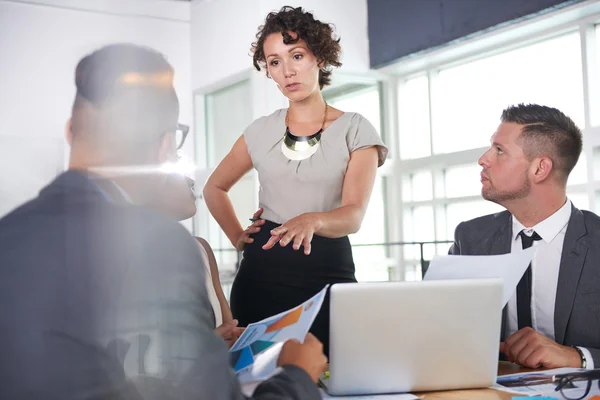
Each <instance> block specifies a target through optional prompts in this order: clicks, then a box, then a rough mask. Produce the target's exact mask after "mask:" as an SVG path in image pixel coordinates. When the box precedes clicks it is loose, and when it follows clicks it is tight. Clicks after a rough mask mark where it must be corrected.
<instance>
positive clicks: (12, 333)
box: [0, 171, 320, 400]
mask: <svg viewBox="0 0 600 400" xmlns="http://www.w3.org/2000/svg"><path fill="white" fill-rule="evenodd" d="M104 186H106V185H104ZM104 186H103V185H97V184H96V183H95V182H93V181H92V180H90V179H89V177H87V176H85V175H83V174H81V173H78V172H75V171H69V172H66V173H64V174H62V175H61V176H59V177H58V178H57V179H56V180H55V181H54V182H53V183H51V184H50V185H49V186H47V187H46V188H44V189H43V190H42V191H41V192H40V195H39V197H37V198H36V199H34V200H32V201H30V202H29V203H26V204H25V205H23V206H21V207H19V208H17V209H16V210H14V211H13V212H12V213H10V214H9V215H7V216H6V217H4V218H3V219H1V220H0V398H1V399H27V400H37V399H40V400H41V399H43V400H54V399H56V400H58V399H60V400H69V399H72V400H75V399H77V400H100V399H123V400H125V399H127V400H129V399H136V400H138V399H152V400H154V399H161V400H165V399H210V400H215V399H241V398H243V396H242V394H241V392H240V388H239V385H238V383H237V379H236V378H235V376H234V375H233V373H232V371H231V369H230V368H229V365H228V352H227V349H226V346H225V344H224V342H223V341H222V340H220V339H219V338H218V337H217V336H216V335H215V334H214V331H213V328H214V323H213V319H212V318H213V317H212V308H211V306H210V303H209V300H208V297H207V294H206V290H205V286H204V285H205V278H204V267H203V264H202V259H201V257H200V255H199V252H198V245H197V243H196V242H195V240H194V239H193V238H192V237H191V236H190V235H189V234H188V232H187V231H186V230H185V229H184V228H183V227H182V226H181V225H180V224H178V223H176V222H174V221H171V220H168V219H167V218H165V217H163V216H160V215H158V214H156V213H154V212H152V211H150V210H147V209H144V208H142V207H137V206H133V205H130V204H123V203H120V204H119V203H118V202H115V201H114V200H115V198H113V197H111V196H110V195H108V194H107V192H106V191H103V190H102V189H100V187H104ZM109 186H110V185H109ZM254 398H256V399H320V396H319V393H318V390H317V388H316V386H315V384H314V383H313V382H312V381H311V379H310V377H309V375H308V374H307V373H306V372H305V371H303V370H301V369H299V368H297V367H293V366H288V367H285V368H284V372H283V373H282V374H280V375H278V376H277V377H275V378H273V379H271V380H270V381H268V382H266V383H264V384H262V385H261V386H259V387H258V389H257V390H256V392H255V395H254Z"/></svg>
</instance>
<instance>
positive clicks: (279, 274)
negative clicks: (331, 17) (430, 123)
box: [204, 7, 387, 354]
mask: <svg viewBox="0 0 600 400" xmlns="http://www.w3.org/2000/svg"><path fill="white" fill-rule="evenodd" d="M256 37H257V41H256V42H255V43H253V44H252V52H253V58H254V66H255V67H256V69H258V70H259V71H260V70H261V68H262V69H266V74H267V76H268V77H270V78H271V79H273V81H275V83H276V84H277V86H278V88H279V90H280V91H281V93H283V95H284V96H286V97H287V98H288V100H289V108H287V109H282V110H277V111H275V112H274V113H273V114H271V115H268V116H265V117H261V118H259V119H257V120H255V121H254V122H253V123H251V124H250V125H249V126H248V127H247V128H246V130H245V131H244V133H243V135H242V136H240V138H239V139H238V140H237V141H236V142H235V144H234V145H233V148H232V149H231V151H230V152H229V154H227V156H226V157H225V158H224V159H223V161H221V163H220V164H219V166H218V167H217V168H216V169H215V171H214V172H213V174H212V175H211V177H210V178H209V180H208V182H207V183H206V186H205V187H204V197H205V200H206V204H207V206H208V209H209V210H210V212H211V214H212V215H213V217H214V218H215V219H216V220H217V222H218V223H219V225H220V226H221V228H222V229H223V231H224V232H225V234H226V235H227V237H228V238H229V240H230V241H231V243H232V244H233V245H234V246H235V247H236V248H237V249H238V250H240V251H242V250H243V251H244V257H243V260H242V262H241V265H240V269H239V272H238V274H237V276H236V278H235V281H234V284H233V287H232V291H231V308H232V312H233V316H234V317H235V318H236V319H238V320H239V323H240V326H246V325H247V324H249V323H252V322H256V321H258V320H260V319H263V318H266V317H268V316H271V315H273V314H277V313H279V312H282V311H284V310H286V309H289V308H291V307H294V306H296V305H298V304H300V303H302V302H303V301H305V300H307V299H308V298H310V297H311V296H312V295H314V294H315V293H317V292H318V291H319V290H321V289H322V288H323V287H324V286H325V285H326V284H333V283H340V282H356V278H355V276H354V261H353V259H352V249H351V247H350V241H349V240H348V236H347V235H348V234H350V233H354V232H357V231H358V230H359V228H360V225H361V223H362V220H363V217H364V215H365V211H366V209H367V205H368V202H369V197H370V196H371V191H372V189H373V184H374V181H375V176H376V170H377V167H378V166H381V165H382V164H383V162H384V161H385V157H386V155H387V148H386V147H385V145H384V144H383V142H382V141H381V139H380V137H379V135H378V133H377V131H376V130H375V128H374V127H373V125H372V124H371V123H369V121H367V120H366V119H365V118H364V117H363V116H361V115H360V114H357V113H351V112H343V111H340V110H338V109H335V108H333V107H331V106H329V105H327V103H326V102H325V100H324V99H323V96H322V93H321V89H323V87H325V86H326V85H328V84H329V83H330V76H331V69H332V67H339V66H341V62H340V60H339V58H340V52H341V48H340V45H339V39H336V38H335V37H334V32H333V29H332V27H331V26H330V25H329V24H326V23H323V22H321V21H318V20H315V19H314V17H313V15H312V14H311V13H309V12H305V11H304V10H302V8H300V7H298V8H292V7H283V8H282V9H281V10H280V11H279V12H272V13H270V14H269V15H267V18H266V20H265V24H264V25H263V26H261V27H260V28H259V31H258V33H257V35H256ZM232 111H233V112H234V110H232ZM252 168H255V169H256V170H257V172H258V178H259V182H260V190H259V203H260V210H259V211H258V212H257V213H256V214H255V215H254V218H258V217H260V218H261V219H259V220H257V221H255V222H253V223H252V224H251V225H250V226H249V227H248V228H247V229H246V230H244V229H243V228H242V226H241V225H240V224H239V222H238V219H237V218H236V215H235V213H234V210H233V206H232V204H231V201H230V199H229V196H228V192H229V190H230V189H231V187H232V186H233V185H234V184H235V183H236V182H237V181H239V180H240V178H242V177H243V176H244V175H245V174H246V173H247V172H248V171H250V170H251V169H252ZM311 332H313V333H314V334H315V336H317V337H318V338H319V339H320V340H321V341H322V342H323V345H324V348H325V353H326V354H327V353H328V348H329V300H328V298H326V300H325V302H324V303H323V308H322V310H321V312H320V313H319V315H318V316H317V318H316V320H315V322H314V324H313V326H312V328H311Z"/></svg>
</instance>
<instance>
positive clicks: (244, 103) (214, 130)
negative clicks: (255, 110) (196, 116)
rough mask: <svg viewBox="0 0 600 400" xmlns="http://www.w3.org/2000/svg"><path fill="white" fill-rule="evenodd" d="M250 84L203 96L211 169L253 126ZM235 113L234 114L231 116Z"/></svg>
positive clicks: (230, 87)
mask: <svg viewBox="0 0 600 400" xmlns="http://www.w3.org/2000/svg"><path fill="white" fill-rule="evenodd" d="M250 99H251V95H250V82H249V81H243V82H240V83H238V84H235V85H232V86H229V87H227V88H224V89H221V90H218V91H216V92H214V93H211V94H209V95H207V96H206V132H207V136H208V137H207V139H208V140H207V144H208V160H209V164H210V165H209V166H210V167H216V166H217V164H219V162H221V160H222V159H223V158H224V157H225V156H226V155H227V153H229V150H231V146H233V143H235V141H236V140H237V139H238V138H239V137H240V136H241V135H242V133H243V132H244V129H245V128H246V127H247V126H248V125H249V124H250V123H251V122H252V108H251V107H250V106H249V104H251V101H250ZM232 110H235V112H232Z"/></svg>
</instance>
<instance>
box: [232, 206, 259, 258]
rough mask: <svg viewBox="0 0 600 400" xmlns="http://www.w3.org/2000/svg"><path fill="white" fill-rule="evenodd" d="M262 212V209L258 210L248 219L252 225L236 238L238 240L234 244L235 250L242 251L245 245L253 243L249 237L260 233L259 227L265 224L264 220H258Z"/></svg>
mask: <svg viewBox="0 0 600 400" xmlns="http://www.w3.org/2000/svg"><path fill="white" fill-rule="evenodd" d="M262 212H263V209H262V208H259V209H258V210H257V211H256V212H255V213H254V215H253V216H252V218H251V219H250V220H251V221H252V223H251V224H250V225H249V226H248V227H247V228H246V230H245V231H243V232H242V234H241V235H240V237H239V238H238V240H237V242H236V244H235V248H236V249H238V250H239V251H243V250H244V248H245V247H246V244H249V243H252V242H254V239H253V238H251V237H250V235H253V234H255V233H257V232H260V227H261V226H262V225H264V224H265V220H264V219H260V216H261V215H262Z"/></svg>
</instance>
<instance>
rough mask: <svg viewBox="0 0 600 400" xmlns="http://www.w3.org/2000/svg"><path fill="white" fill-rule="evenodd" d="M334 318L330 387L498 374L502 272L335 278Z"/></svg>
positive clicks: (462, 384) (449, 383)
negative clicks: (382, 279)
mask: <svg viewBox="0 0 600 400" xmlns="http://www.w3.org/2000/svg"><path fill="white" fill-rule="evenodd" d="M330 318H331V319H330V328H329V330H330V350H329V364H330V372H329V378H328V379H322V380H321V383H322V384H323V386H324V387H325V389H326V391H327V392H328V393H329V394H331V395H354V394H375V393H402V392H415V391H429V390H447V389H448V390H449V389H467V388H480V387H489V386H491V385H493V384H494V383H495V381H496V374H497V368H498V351H499V342H500V325H501V318H502V280H501V279H473V280H443V281H422V282H386V283H345V284H336V285H334V286H333V287H332V288H331V317H330Z"/></svg>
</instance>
